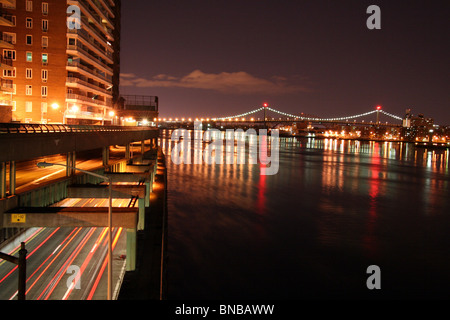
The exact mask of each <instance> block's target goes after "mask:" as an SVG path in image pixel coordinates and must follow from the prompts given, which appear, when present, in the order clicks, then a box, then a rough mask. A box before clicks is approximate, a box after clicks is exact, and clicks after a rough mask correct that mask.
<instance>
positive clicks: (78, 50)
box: [67, 45, 113, 75]
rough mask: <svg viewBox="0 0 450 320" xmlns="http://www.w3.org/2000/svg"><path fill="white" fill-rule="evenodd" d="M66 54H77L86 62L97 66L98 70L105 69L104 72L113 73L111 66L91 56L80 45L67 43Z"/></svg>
mask: <svg viewBox="0 0 450 320" xmlns="http://www.w3.org/2000/svg"><path fill="white" fill-rule="evenodd" d="M67 54H69V55H73V56H78V57H80V58H82V59H83V60H85V61H86V62H87V63H89V64H91V65H93V66H94V67H97V68H98V69H100V70H103V71H105V73H109V74H111V75H112V74H113V71H112V68H111V67H110V66H108V65H107V64H106V63H104V62H102V61H100V60H98V59H97V58H96V57H95V56H93V55H92V54H91V53H89V51H87V50H86V49H84V48H82V47H81V46H80V45H78V46H75V45H68V46H67Z"/></svg>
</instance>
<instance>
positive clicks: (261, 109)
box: [212, 107, 402, 121]
mask: <svg viewBox="0 0 450 320" xmlns="http://www.w3.org/2000/svg"><path fill="white" fill-rule="evenodd" d="M266 109H267V110H270V111H272V112H275V113H278V114H281V115H283V116H286V117H289V118H295V119H301V120H311V121H342V120H350V119H355V118H361V117H365V116H368V115H371V114H374V113H376V112H381V113H383V114H385V115H387V116H389V117H391V118H394V119H396V120H402V118H401V117H399V116H396V115H393V114H391V113H389V112H386V111H384V110H372V111H369V112H365V113H361V114H356V115H352V116H347V117H336V118H314V117H304V116H299V115H295V114H290V113H286V112H283V111H279V110H276V109H272V108H270V107H266ZM263 110H264V107H262V108H258V109H255V110H252V111H249V112H245V113H242V114H239V115H235V116H229V117H221V118H214V119H212V120H228V119H236V118H241V117H245V116H248V115H250V114H253V113H257V112H259V111H263Z"/></svg>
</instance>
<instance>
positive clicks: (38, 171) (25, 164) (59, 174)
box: [6, 146, 141, 194]
mask: <svg viewBox="0 0 450 320" xmlns="http://www.w3.org/2000/svg"><path fill="white" fill-rule="evenodd" d="M140 150H141V149H140V146H138V147H132V148H131V151H132V152H136V153H140ZM124 157H125V148H124V147H120V146H113V147H111V149H110V161H114V160H120V159H124ZM76 158H77V159H76V160H77V164H76V167H77V168H80V169H83V170H91V169H94V168H98V167H101V166H102V165H103V163H102V154H101V150H93V151H89V152H80V153H77V155H76ZM43 161H46V162H52V163H60V164H66V155H65V154H59V155H53V156H48V157H43V158H37V159H32V160H28V161H20V162H17V163H16V194H19V193H21V192H25V191H27V190H30V189H33V188H36V187H37V186H39V185H41V184H44V183H46V182H50V181H52V180H55V179H58V178H63V177H65V176H66V168H64V167H61V166H54V167H48V168H38V167H37V166H36V164H37V163H38V162H43ZM6 177H7V184H8V185H9V166H7V172H6Z"/></svg>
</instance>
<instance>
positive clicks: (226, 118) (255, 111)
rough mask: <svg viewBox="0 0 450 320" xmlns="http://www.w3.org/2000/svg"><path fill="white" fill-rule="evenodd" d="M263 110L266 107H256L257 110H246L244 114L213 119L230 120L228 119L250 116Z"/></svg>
mask: <svg viewBox="0 0 450 320" xmlns="http://www.w3.org/2000/svg"><path fill="white" fill-rule="evenodd" d="M262 110H264V108H259V109H255V110H252V111H249V112H246V113H242V114H239V115H236V116H232V117H221V118H213V119H212V120H228V119H236V118H242V117H245V116H248V115H250V114H253V113H257V112H259V111H262Z"/></svg>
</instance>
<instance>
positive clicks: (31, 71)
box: [26, 68, 33, 79]
mask: <svg viewBox="0 0 450 320" xmlns="http://www.w3.org/2000/svg"><path fill="white" fill-rule="evenodd" d="M26 78H27V79H33V69H30V68H27V72H26Z"/></svg>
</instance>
